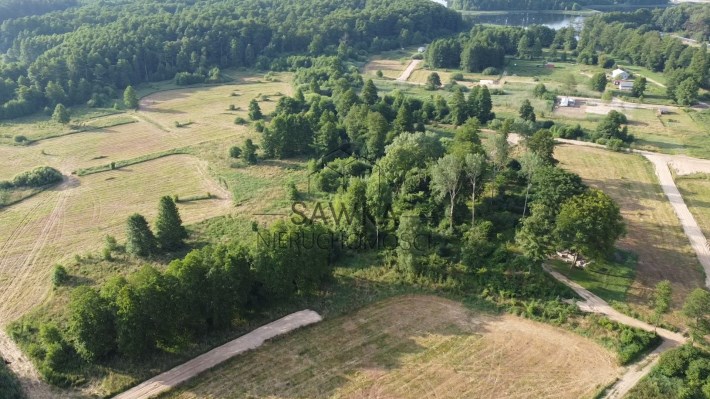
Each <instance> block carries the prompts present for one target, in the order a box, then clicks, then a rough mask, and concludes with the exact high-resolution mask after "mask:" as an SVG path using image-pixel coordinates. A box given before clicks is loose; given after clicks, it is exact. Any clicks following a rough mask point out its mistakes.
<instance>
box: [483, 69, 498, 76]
mask: <svg viewBox="0 0 710 399" xmlns="http://www.w3.org/2000/svg"><path fill="white" fill-rule="evenodd" d="M481 73H482V74H483V75H487V76H492V75H498V74H499V73H500V72H498V68H495V67H488V68H486V69H484V70H483V72H481Z"/></svg>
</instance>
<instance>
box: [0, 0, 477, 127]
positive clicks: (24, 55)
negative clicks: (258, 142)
mask: <svg viewBox="0 0 710 399" xmlns="http://www.w3.org/2000/svg"><path fill="white" fill-rule="evenodd" d="M462 26H463V22H462V20H461V17H460V15H458V14H457V13H456V12H454V11H452V10H448V9H446V8H445V7H442V6H441V5H438V4H435V3H433V2H430V1H425V0H395V1H383V0H378V1H374V2H367V3H366V4H365V3H364V2H362V1H360V0H349V1H341V0H338V1H336V0H307V1H296V0H287V1H281V0H279V1H275V0H269V1H266V2H264V1H258V0H247V1H236V0H211V1H207V2H199V3H193V2H189V1H175V2H170V3H163V2H158V1H148V2H127V3H124V2H119V3H102V4H100V5H99V4H92V3H89V4H87V5H85V6H82V7H78V8H72V9H69V10H65V11H63V12H61V13H50V14H46V15H42V16H33V17H29V18H26V19H14V20H8V21H5V22H4V23H3V24H2V25H1V26H0V33H1V34H0V37H2V43H0V49H2V50H4V51H5V55H4V57H3V62H1V63H0V119H8V118H14V117H18V116H22V115H27V114H30V113H33V112H36V111H38V110H42V109H43V108H45V107H49V108H50V109H51V108H54V107H55V106H56V105H57V104H59V103H62V104H64V105H71V104H84V103H87V104H89V105H90V106H101V105H110V103H111V102H112V101H113V99H114V98H116V97H117V94H118V93H119V92H120V90H123V89H124V88H125V87H126V86H128V85H135V84H137V83H141V82H147V81H159V80H166V79H172V78H174V77H176V75H177V76H178V77H179V78H180V81H181V82H184V83H189V82H191V81H200V80H204V79H206V78H207V77H209V75H210V70H212V69H213V68H214V67H219V68H227V67H248V68H258V69H262V70H268V69H280V68H281V67H282V66H283V63H284V61H285V58H286V57H287V56H289V55H292V54H313V55H320V54H323V53H332V54H335V53H337V52H338V49H339V48H344V49H350V50H349V51H352V52H354V53H355V52H359V51H379V50H385V49H391V48H395V47H400V46H405V45H408V44H410V43H422V42H425V41H427V40H429V39H431V38H433V37H436V36H438V35H440V34H451V33H453V32H456V31H458V30H459V29H460V28H461V27H462ZM344 52H345V51H341V53H344Z"/></svg>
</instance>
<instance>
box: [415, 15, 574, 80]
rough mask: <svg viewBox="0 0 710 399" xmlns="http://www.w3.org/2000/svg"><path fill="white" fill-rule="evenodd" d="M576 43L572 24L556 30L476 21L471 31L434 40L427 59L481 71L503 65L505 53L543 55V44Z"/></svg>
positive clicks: (571, 45) (437, 65)
mask: <svg viewBox="0 0 710 399" xmlns="http://www.w3.org/2000/svg"><path fill="white" fill-rule="evenodd" d="M576 45H577V41H576V38H575V32H574V29H572V28H563V29H560V30H559V31H555V30H554V29H551V28H548V27H546V26H540V25H534V26H530V27H528V28H521V27H501V26H481V25H477V26H475V27H474V28H473V29H471V31H470V32H469V33H468V34H461V35H459V36H458V37H455V38H446V39H438V40H435V41H433V42H432V43H431V44H430V45H429V47H428V48H427V53H426V61H427V64H428V65H429V66H431V67H434V68H461V69H464V70H466V71H468V72H481V71H484V70H485V69H486V68H501V67H503V66H504V64H505V55H506V54H508V55H518V56H519V57H522V58H537V57H540V56H542V49H543V47H553V48H564V49H569V50H573V49H574V48H576Z"/></svg>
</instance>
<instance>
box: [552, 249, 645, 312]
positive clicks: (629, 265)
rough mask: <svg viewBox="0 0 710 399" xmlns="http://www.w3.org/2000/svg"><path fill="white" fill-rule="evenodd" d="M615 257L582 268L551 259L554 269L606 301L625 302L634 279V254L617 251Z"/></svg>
mask: <svg viewBox="0 0 710 399" xmlns="http://www.w3.org/2000/svg"><path fill="white" fill-rule="evenodd" d="M614 257H615V258H616V259H614V260H607V261H603V262H593V263H591V264H590V265H588V266H587V267H586V268H584V269H580V268H578V267H572V268H570V265H569V264H568V263H565V262H563V261H561V260H554V261H551V262H550V263H549V264H550V265H551V266H552V268H553V269H554V270H556V271H557V272H559V273H561V274H563V275H564V276H566V277H568V278H569V279H571V280H573V281H575V282H577V283H578V284H579V285H581V286H582V287H584V288H586V289H588V290H589V291H591V292H592V293H594V294H595V295H597V296H599V297H600V298H602V299H604V300H605V301H607V302H614V301H616V302H626V292H627V291H628V290H629V287H631V284H632V283H633V281H634V275H635V269H636V262H637V259H636V256H635V255H634V254H633V253H631V252H627V251H617V252H616V253H615V254H614Z"/></svg>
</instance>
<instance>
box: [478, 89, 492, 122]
mask: <svg viewBox="0 0 710 399" xmlns="http://www.w3.org/2000/svg"><path fill="white" fill-rule="evenodd" d="M478 96H479V97H478V107H479V108H478V115H477V116H478V121H479V122H481V123H482V124H486V123H488V121H492V120H493V119H495V117H496V115H495V114H494V113H493V112H492V111H493V100H492V99H491V92H490V91H489V90H488V86H485V85H484V86H483V87H481V91H480V92H479V94H478Z"/></svg>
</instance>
